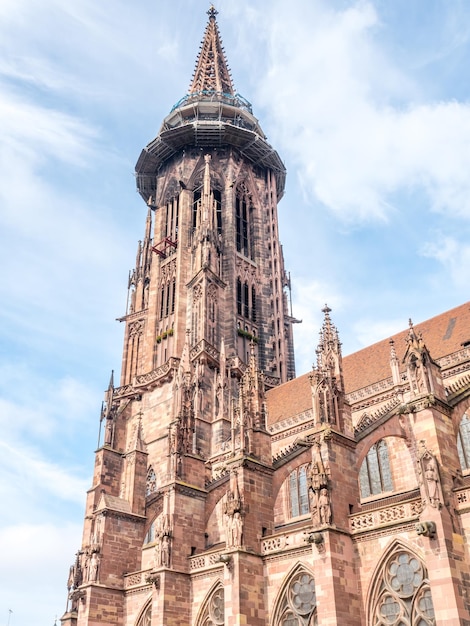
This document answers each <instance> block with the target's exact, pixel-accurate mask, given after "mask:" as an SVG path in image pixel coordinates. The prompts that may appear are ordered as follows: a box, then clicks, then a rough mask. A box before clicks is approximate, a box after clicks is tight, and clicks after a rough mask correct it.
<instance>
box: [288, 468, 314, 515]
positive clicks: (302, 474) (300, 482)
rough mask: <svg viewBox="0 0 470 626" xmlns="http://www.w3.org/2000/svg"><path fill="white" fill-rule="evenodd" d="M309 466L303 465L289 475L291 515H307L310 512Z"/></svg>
mask: <svg viewBox="0 0 470 626" xmlns="http://www.w3.org/2000/svg"><path fill="white" fill-rule="evenodd" d="M307 468H308V465H302V466H300V467H298V468H297V469H295V470H294V471H293V472H291V474H290V475H289V479H288V481H289V504H290V516H291V517H299V516H300V515H307V513H308V512H309V506H308V485H307Z"/></svg>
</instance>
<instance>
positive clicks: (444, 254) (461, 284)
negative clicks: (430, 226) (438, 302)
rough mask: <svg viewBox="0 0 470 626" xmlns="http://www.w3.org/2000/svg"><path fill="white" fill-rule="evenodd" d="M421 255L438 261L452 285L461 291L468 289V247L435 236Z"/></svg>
mask: <svg viewBox="0 0 470 626" xmlns="http://www.w3.org/2000/svg"><path fill="white" fill-rule="evenodd" d="M421 254H422V255H423V256H425V257H430V258H433V259H436V260H437V261H439V263H440V264H441V265H442V267H443V269H444V270H445V271H446V274H447V275H448V276H450V278H451V281H452V283H453V284H454V285H455V286H456V287H457V288H461V289H468V285H469V283H470V245H469V244H467V243H462V242H461V241H459V240H458V239H457V238H455V237H452V236H449V235H447V236H445V235H439V234H437V235H436V239H435V241H432V242H427V243H426V244H424V245H423V247H422V249H421Z"/></svg>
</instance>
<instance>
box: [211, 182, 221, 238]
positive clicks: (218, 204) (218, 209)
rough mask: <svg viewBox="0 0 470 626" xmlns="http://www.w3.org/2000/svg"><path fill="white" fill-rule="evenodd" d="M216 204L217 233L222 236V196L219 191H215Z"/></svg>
mask: <svg viewBox="0 0 470 626" xmlns="http://www.w3.org/2000/svg"><path fill="white" fill-rule="evenodd" d="M213 194H214V204H215V224H216V227H217V232H218V234H219V235H220V234H221V233H222V196H221V193H220V191H219V190H218V189H214V191H213Z"/></svg>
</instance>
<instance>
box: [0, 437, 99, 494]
mask: <svg viewBox="0 0 470 626" xmlns="http://www.w3.org/2000/svg"><path fill="white" fill-rule="evenodd" d="M0 451H1V458H2V460H1V464H2V466H3V471H2V474H4V475H5V476H9V477H10V479H11V480H9V481H6V482H5V483H4V484H3V485H2V499H3V501H4V502H5V501H9V503H10V505H12V504H14V503H15V500H16V499H18V500H19V499H20V498H27V497H30V498H31V497H33V496H34V497H35V498H37V497H38V494H40V493H41V494H42V497H57V498H60V499H62V500H65V501H69V502H75V503H77V504H80V505H83V503H84V497H85V496H84V494H85V492H86V489H87V488H88V487H89V486H90V480H84V479H80V478H77V477H76V476H75V475H74V474H72V473H71V472H70V471H68V470H67V469H66V468H65V467H64V466H62V465H59V464H57V463H53V462H51V461H49V460H47V459H44V458H43V457H42V456H41V455H40V453H38V451H37V450H36V449H34V447H33V446H31V445H29V446H27V445H24V444H23V445H22V446H21V445H18V444H16V445H14V444H9V443H6V442H4V441H1V442H0ZM36 505H37V503H36Z"/></svg>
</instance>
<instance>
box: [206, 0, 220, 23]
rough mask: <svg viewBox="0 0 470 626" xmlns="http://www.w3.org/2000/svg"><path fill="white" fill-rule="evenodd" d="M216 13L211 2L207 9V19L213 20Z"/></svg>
mask: <svg viewBox="0 0 470 626" xmlns="http://www.w3.org/2000/svg"><path fill="white" fill-rule="evenodd" d="M218 14H219V12H218V11H217V10H216V8H215V6H214V5H213V4H211V6H210V7H209V10H208V11H207V15H208V16H209V19H210V20H215V18H216V16H217V15H218Z"/></svg>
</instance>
